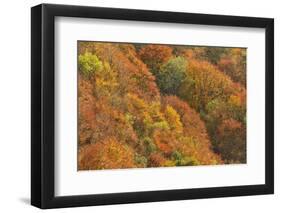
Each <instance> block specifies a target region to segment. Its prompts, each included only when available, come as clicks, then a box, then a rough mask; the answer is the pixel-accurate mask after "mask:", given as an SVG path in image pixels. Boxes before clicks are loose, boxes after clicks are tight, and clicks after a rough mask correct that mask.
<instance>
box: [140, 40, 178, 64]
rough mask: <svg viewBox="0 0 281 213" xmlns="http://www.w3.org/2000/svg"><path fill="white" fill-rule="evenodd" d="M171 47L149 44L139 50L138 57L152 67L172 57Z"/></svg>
mask: <svg viewBox="0 0 281 213" xmlns="http://www.w3.org/2000/svg"><path fill="white" fill-rule="evenodd" d="M172 52H173V49H172V48H171V47H168V46H165V45H158V44H150V45H145V46H143V47H142V48H141V49H140V51H139V56H140V58H141V59H142V60H143V61H144V62H145V63H146V64H147V65H148V66H149V67H150V68H152V69H155V68H159V66H160V65H161V64H163V63H165V62H167V61H168V60H169V59H170V58H171V57H172Z"/></svg>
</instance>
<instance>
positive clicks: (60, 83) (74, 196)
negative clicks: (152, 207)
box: [31, 4, 274, 208]
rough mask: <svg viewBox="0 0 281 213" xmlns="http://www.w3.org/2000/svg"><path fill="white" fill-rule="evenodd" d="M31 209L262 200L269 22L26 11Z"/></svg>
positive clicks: (47, 7)
mask: <svg viewBox="0 0 281 213" xmlns="http://www.w3.org/2000/svg"><path fill="white" fill-rule="evenodd" d="M31 41H32V42H31V43H32V44H31V50H32V55H31V59H32V63H31V72H32V73H31V77H32V79H31V83H32V85H31V90H32V91H31V93H32V94H31V96H32V103H31V106H32V117H31V120H32V134H31V135H32V137H31V138H32V139H31V147H32V150H31V153H32V154H31V203H32V205H34V206H37V207H40V208H59V207H75V206H89V205H105V204H121V203H137V202H153V201H168V200H181V199H197V198H214V197H226V196H243V195H259V194H272V193H273V191H274V152H273V145H274V144H273V140H274V21H273V19H270V18H254V17H238V16H222V15H207V14H191V13H176V12H164V11H145V10H129V9H113V8H100V7H85V6H66V5H51V4H42V5H38V6H35V7H33V8H32V9H31Z"/></svg>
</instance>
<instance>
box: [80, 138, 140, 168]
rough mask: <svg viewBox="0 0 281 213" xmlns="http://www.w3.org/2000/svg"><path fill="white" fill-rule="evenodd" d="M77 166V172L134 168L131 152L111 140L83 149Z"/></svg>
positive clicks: (126, 147) (125, 146) (124, 146)
mask: <svg viewBox="0 0 281 213" xmlns="http://www.w3.org/2000/svg"><path fill="white" fill-rule="evenodd" d="M78 166H79V168H78V169H79V170H91V169H116V168H132V167H136V165H135V163H134V154H133V150H132V149H130V148H129V147H128V146H127V145H124V144H121V143H120V142H117V141H116V140H115V139H112V138H109V139H107V140H104V141H102V142H98V143H94V144H90V145H87V146H85V147H83V149H81V150H80V151H79V164H78Z"/></svg>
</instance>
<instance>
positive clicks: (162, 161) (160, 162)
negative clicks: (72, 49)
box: [77, 40, 247, 171]
mask: <svg viewBox="0 0 281 213" xmlns="http://www.w3.org/2000/svg"><path fill="white" fill-rule="evenodd" d="M246 61H247V48H245V47H223V46H222V47H220V46H219V47H216V46H194V45H175V44H151V43H147V44H145V43H119V42H103V41H82V40H81V41H80V40H79V41H77V79H78V80H77V81H78V82H77V85H78V88H77V96H78V97H77V100H78V101H77V102H78V103H77V104H78V106H77V108H78V112H77V119H78V121H77V122H78V138H77V143H78V146H77V147H78V150H77V168H78V171H82V170H104V169H129V168H155V167H176V166H202V165H205V166H210V165H224V164H246V163H247V149H246V147H247V140H246V136H247V135H246V132H247V113H246V111H247V97H246V93H247V74H246V73H247V63H246Z"/></svg>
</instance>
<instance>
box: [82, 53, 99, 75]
mask: <svg viewBox="0 0 281 213" xmlns="http://www.w3.org/2000/svg"><path fill="white" fill-rule="evenodd" d="M78 64H79V70H80V72H81V73H82V74H83V76H85V77H87V78H88V77H90V76H91V75H93V74H95V73H96V72H97V71H100V70H102V68H103V66H102V62H101V61H100V60H99V59H98V57H97V56H96V55H94V54H92V53H89V52H86V53H85V54H83V55H79V57H78Z"/></svg>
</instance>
